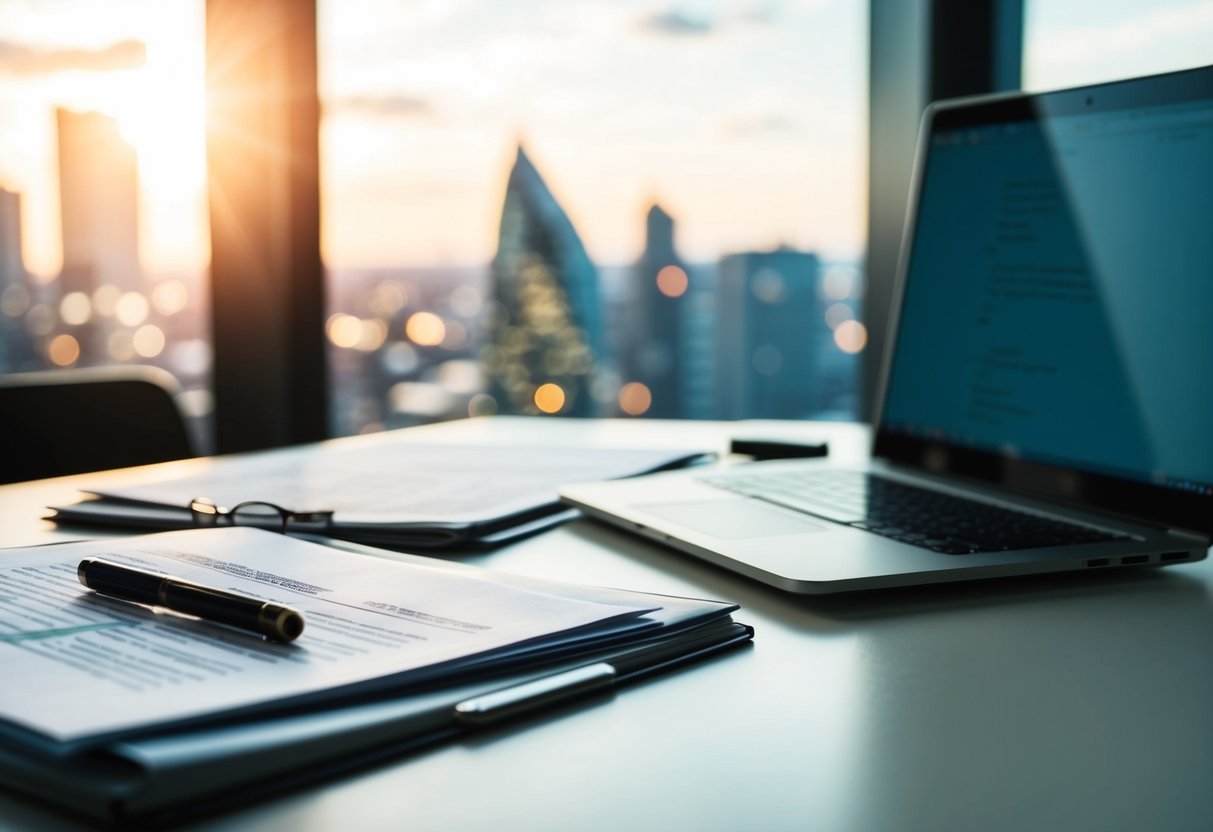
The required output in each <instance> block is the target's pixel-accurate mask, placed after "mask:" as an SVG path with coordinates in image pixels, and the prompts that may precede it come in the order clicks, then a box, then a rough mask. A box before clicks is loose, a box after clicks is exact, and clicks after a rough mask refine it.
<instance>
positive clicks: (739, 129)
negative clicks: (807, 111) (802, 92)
mask: <svg viewBox="0 0 1213 832" xmlns="http://www.w3.org/2000/svg"><path fill="white" fill-rule="evenodd" d="M721 129H722V130H723V132H724V133H725V134H726V135H730V136H738V137H743V138H757V137H763V136H779V135H788V134H793V133H797V132H799V131H800V129H801V124H800V122H799V121H797V120H796V119H795V118H793V117H791V116H789V115H785V114H782V113H762V114H749V115H738V116H734V117H732V118H729V119H727V120H725V121H724V122H723V123H722V124H721Z"/></svg>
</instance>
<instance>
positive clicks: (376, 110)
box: [324, 95, 434, 118]
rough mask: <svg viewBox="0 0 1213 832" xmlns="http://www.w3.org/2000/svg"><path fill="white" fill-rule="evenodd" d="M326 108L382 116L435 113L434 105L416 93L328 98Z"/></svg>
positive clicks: (404, 116)
mask: <svg viewBox="0 0 1213 832" xmlns="http://www.w3.org/2000/svg"><path fill="white" fill-rule="evenodd" d="M324 107H325V109H326V110H329V111H330V112H334V113H338V112H339V113H347V114H350V115H362V116H378V117H381V118H419V117H428V116H432V115H434V107H433V105H432V104H430V102H429V101H427V100H426V99H424V98H421V97H419V96H414V95H346V96H340V97H338V98H331V99H327V100H326V101H325V102H324Z"/></svg>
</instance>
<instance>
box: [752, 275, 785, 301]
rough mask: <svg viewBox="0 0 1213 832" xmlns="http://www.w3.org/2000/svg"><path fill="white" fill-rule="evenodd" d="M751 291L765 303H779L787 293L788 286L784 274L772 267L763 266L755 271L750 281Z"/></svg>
mask: <svg viewBox="0 0 1213 832" xmlns="http://www.w3.org/2000/svg"><path fill="white" fill-rule="evenodd" d="M750 292H752V293H753V295H754V297H756V298H758V299H759V300H760V301H762V302H763V303H779V302H781V301H782V300H783V299H784V297H785V296H786V295H787V286H786V284H785V283H784V280H783V275H781V274H780V273H779V272H777V271H775V270H774V269H772V268H762V269H759V270H758V271H756V272H754V279H753V280H751V281H750Z"/></svg>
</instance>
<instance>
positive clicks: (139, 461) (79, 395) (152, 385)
mask: <svg viewBox="0 0 1213 832" xmlns="http://www.w3.org/2000/svg"><path fill="white" fill-rule="evenodd" d="M175 390H176V381H175V380H174V379H173V377H172V376H170V375H169V374H168V373H166V372H164V371H163V370H158V369H155V368H152V367H120V368H97V369H77V370H53V371H48V372H40V373H17V374H13V375H7V376H0V448H3V452H2V453H0V483H7V482H22V481H24V480H32V479H41V478H43V477H56V476H61V475H65V474H81V473H85V472H88V471H102V470H105V469H108V468H123V467H126V466H128V465H145V464H148V463H152V462H166V461H168V460H172V459H185V458H188V457H192V456H194V455H195V453H194V449H193V444H192V443H191V441H190V437H189V434H188V433H187V432H186V428H185V421H184V419H183V418H182V416H181V412H180V411H179V410H178V409H177V405H176V403H175V402H174V401H173V393H174V392H175Z"/></svg>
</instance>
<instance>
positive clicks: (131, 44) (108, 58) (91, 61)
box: [0, 40, 147, 75]
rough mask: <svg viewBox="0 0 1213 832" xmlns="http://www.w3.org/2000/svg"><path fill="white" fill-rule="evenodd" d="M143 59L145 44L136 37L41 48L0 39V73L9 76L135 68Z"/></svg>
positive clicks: (145, 50) (145, 58)
mask: <svg viewBox="0 0 1213 832" xmlns="http://www.w3.org/2000/svg"><path fill="white" fill-rule="evenodd" d="M146 60H147V47H146V46H145V45H144V44H143V42H142V41H138V40H121V41H118V42H117V43H112V44H110V45H109V46H104V47H101V48H100V49H44V48H39V47H35V46H27V45H25V44H22V43H13V42H11V41H0V72H4V73H9V74H12V75H50V74H52V73H55V72H70V71H84V72H108V71H110V70H116V69H136V68H138V67H141V66H143V64H144V62H145V61H146Z"/></svg>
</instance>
